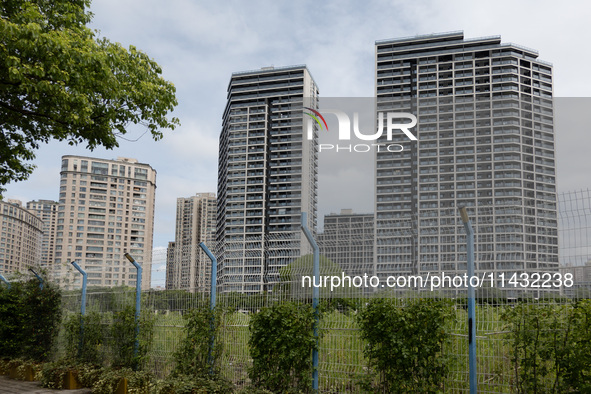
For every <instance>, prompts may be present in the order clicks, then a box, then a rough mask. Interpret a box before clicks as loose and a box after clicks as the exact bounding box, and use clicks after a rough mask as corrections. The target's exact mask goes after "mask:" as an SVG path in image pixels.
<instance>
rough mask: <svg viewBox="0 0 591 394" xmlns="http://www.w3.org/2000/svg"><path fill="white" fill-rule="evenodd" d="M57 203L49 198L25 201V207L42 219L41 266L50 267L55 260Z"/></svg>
mask: <svg viewBox="0 0 591 394" xmlns="http://www.w3.org/2000/svg"><path fill="white" fill-rule="evenodd" d="M58 207H59V203H58V202H57V201H51V200H35V201H29V202H27V209H28V210H29V211H31V212H33V213H35V215H37V217H38V218H39V219H41V220H42V221H43V238H42V241H41V259H40V260H39V264H40V266H41V267H42V268H47V269H51V267H53V263H54V260H55V228H56V226H57V214H58Z"/></svg>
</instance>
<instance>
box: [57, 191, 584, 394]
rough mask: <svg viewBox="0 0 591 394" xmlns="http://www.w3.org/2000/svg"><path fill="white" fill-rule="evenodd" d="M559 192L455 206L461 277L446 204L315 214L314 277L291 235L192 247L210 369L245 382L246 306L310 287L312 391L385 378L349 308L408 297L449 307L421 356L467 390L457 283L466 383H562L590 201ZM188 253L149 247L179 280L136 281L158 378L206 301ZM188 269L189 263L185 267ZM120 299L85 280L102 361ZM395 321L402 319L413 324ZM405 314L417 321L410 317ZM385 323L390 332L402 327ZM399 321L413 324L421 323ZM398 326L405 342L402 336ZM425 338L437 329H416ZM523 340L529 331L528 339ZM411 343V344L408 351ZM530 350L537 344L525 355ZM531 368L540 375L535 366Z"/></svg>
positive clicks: (107, 355)
mask: <svg viewBox="0 0 591 394" xmlns="http://www.w3.org/2000/svg"><path fill="white" fill-rule="evenodd" d="M559 197H560V198H559V203H558V207H559V210H558V215H556V211H555V210H554V211H553V209H552V203H551V202H549V201H545V200H540V201H535V202H533V203H531V204H529V205H519V204H502V205H479V206H473V205H472V206H468V207H467V212H468V216H469V218H470V220H471V224H472V226H473V229H474V239H475V264H476V267H475V275H474V277H473V278H468V277H467V275H466V272H467V263H466V261H467V250H466V230H465V228H464V225H463V223H462V220H461V219H460V217H459V214H458V211H457V209H455V208H449V209H419V210H418V212H417V214H416V215H414V216H412V217H400V218H389V219H387V220H385V219H383V220H375V218H374V217H373V215H354V214H353V215H341V216H339V215H335V216H334V217H332V218H329V219H331V220H326V221H325V225H324V231H323V233H322V234H319V235H315V239H316V241H317V244H318V246H319V249H320V257H319V260H318V266H319V277H315V276H314V272H313V268H314V259H313V250H312V247H311V245H310V244H309V242H308V241H307V240H306V239H305V237H304V236H303V234H300V233H296V232H293V231H290V232H284V233H281V232H277V233H273V234H268V235H266V236H264V237H263V236H260V235H252V236H246V235H240V236H236V237H232V236H230V237H227V238H226V239H225V240H224V241H223V242H220V243H213V242H209V244H208V245H206V246H207V247H208V248H209V250H210V251H211V252H212V254H213V255H214V256H215V258H216V259H217V270H216V274H217V282H216V283H217V290H216V307H217V308H218V309H219V310H221V314H220V315H219V316H220V317H219V318H220V319H221V325H220V331H219V332H218V334H217V335H219V337H220V339H221V343H222V345H223V348H222V353H221V360H220V368H221V374H222V375H223V376H224V377H225V378H227V379H228V380H230V381H231V382H233V383H234V384H235V385H236V386H237V387H238V388H240V387H245V386H246V385H248V384H249V383H250V382H251V380H250V377H249V371H250V369H251V368H252V366H253V359H252V356H251V349H250V347H249V340H250V338H251V330H250V329H249V327H250V326H251V322H252V320H253V316H255V314H257V313H258V312H260V311H261V310H262V309H263V308H265V307H271V306H274V305H278V304H281V303H284V302H293V303H296V304H299V305H304V304H310V305H311V304H312V296H313V289H314V288H315V287H316V288H318V289H319V292H318V293H319V299H320V303H319V309H320V311H321V317H320V324H319V334H320V335H319V348H318V350H319V368H318V371H319V389H320V391H321V392H327V393H328V392H331V393H340V392H360V391H363V390H366V389H367V388H368V387H370V386H372V385H373V386H372V387H374V388H375V387H377V385H378V384H379V383H380V381H381V380H382V379H383V376H385V375H383V374H384V373H385V372H384V371H383V370H381V369H380V368H381V366H380V365H379V363H378V362H377V361H376V359H373V358H372V357H373V356H372V353H371V350H372V349H371V346H374V345H373V344H372V342H371V339H364V338H368V335H367V332H366V331H364V330H365V328H364V327H365V326H364V325H363V319H364V317H363V316H362V314H363V311H366V310H367V308H368V306H369V305H373V304H374V303H375V304H377V302H376V301H375V300H380V299H385V300H388V302H389V303H388V304H387V305H389V307H391V308H394V309H398V310H403V309H405V308H413V307H414V306H416V305H418V303H420V300H427V301H429V300H430V301H441V300H443V301H444V305H445V308H449V309H446V310H449V315H446V316H447V317H446V319H445V324H443V325H442V326H441V327H442V328H441V329H442V330H444V332H445V340H444V341H443V342H441V344H440V345H438V346H440V348H439V349H438V350H437V352H436V355H435V356H434V357H436V360H437V363H439V362H444V363H445V368H444V370H445V374H444V376H443V378H442V381H441V382H440V383H437V384H439V385H440V386H439V387H440V389H441V390H443V391H445V392H451V393H455V392H468V391H469V366H468V365H469V363H468V336H469V329H468V310H467V308H468V299H467V297H468V292H467V287H468V284H471V285H472V286H473V287H474V288H475V299H476V307H475V330H476V352H477V383H478V391H479V392H483V393H505V392H519V391H521V392H528V391H531V390H532V386H531V384H537V385H539V387H541V386H544V385H545V386H548V385H550V386H552V387H563V386H561V385H564V384H566V383H565V381H564V379H563V377H562V375H560V373H561V372H560V371H559V370H557V369H556V366H557V365H559V364H560V363H561V362H562V361H560V360H559V356H560V354H562V353H560V352H559V351H558V350H556V349H566V350H564V351H565V352H567V351H568V352H571V353H572V352H575V351H577V349H571V348H567V347H568V346H567V345H568V344H569V343H571V342H572V341H571V340H570V339H569V338H571V337H568V336H567V334H568V335H574V333H575V332H577V331H576V330H577V329H578V328H577V327H579V326H577V324H579V323H577V322H579V320H577V319H579V317H578V316H579V315H577V313H579V312H580V311H581V310H582V309H577V308H579V307H578V306H577V305H578V304H577V301H580V300H581V299H583V298H588V296H589V293H588V290H589V283H590V282H591V279H590V278H591V275H590V274H589V272H590V271H589V267H590V265H589V255H590V253H589V252H590V251H591V250H590V248H589V241H590V239H589V234H590V232H589V231H588V230H589V220H590V219H589V218H591V209H590V208H589V201H591V200H590V196H589V192H588V191H585V192H577V193H570V194H566V195H561V196H559ZM559 240H560V245H561V248H559V247H558V246H559V243H558V242H559ZM202 252H203V249H202V248H200V247H199V246H198V245H192V246H183V247H182V248H178V249H176V250H174V251H173V253H170V251H163V250H162V251H160V252H159V253H160V254H157V253H155V254H154V259H155V260H156V259H159V261H161V260H163V259H164V260H166V262H167V266H166V271H167V272H166V274H167V284H168V283H171V287H175V286H177V285H178V287H179V288H178V289H174V290H173V289H167V290H163V291H154V290H151V291H143V292H142V296H141V308H142V311H143V314H144V315H146V316H149V320H150V321H151V322H152V324H153V331H152V336H151V338H152V341H151V345H150V348H149V351H148V353H147V355H146V357H145V358H144V360H143V367H144V368H145V369H147V370H149V371H152V372H153V373H155V374H156V375H157V376H160V377H166V376H168V375H169V374H170V373H171V372H172V371H173V370H174V368H175V353H176V352H177V351H178V349H179V347H180V346H181V344H182V342H183V339H184V338H185V335H186V324H187V319H186V316H187V314H188V313H189V312H190V311H191V310H193V309H196V308H209V307H210V305H211V298H210V289H211V281H208V279H207V278H203V276H206V277H209V276H211V268H207V267H211V261H210V260H209V257H207V255H206V254H205V253H202ZM559 252H560V256H559ZM559 263H560V264H559ZM566 264H568V266H566ZM585 264H586V265H585ZM191 265H193V266H195V267H198V268H199V269H190V267H189V266H191ZM579 271H580V272H579ZM567 274H568V275H569V276H568V277H567ZM169 278H170V282H169V281H168V279H169ZM175 281H176V282H175ZM175 283H176V285H175ZM181 284H182V286H181ZM134 305H135V292H134V290H131V289H128V288H109V289H106V288H101V289H98V288H89V290H88V295H87V313H88V314H97V315H98V316H100V323H99V324H100V325H102V326H103V327H104V335H105V338H104V346H102V347H101V350H100V351H101V357H102V358H103V361H104V364H105V365H110V364H111V363H112V362H113V361H112V360H113V359H115V358H116V356H117V353H118V352H119V351H120V349H118V348H117V347H116V343H117V342H116V341H115V338H113V331H112V328H111V327H112V326H113V324H114V320H115V319H116V318H117V316H119V315H118V313H121V312H123V311H126V310H129V309H130V308H131V309H132V310H133V308H134ZM425 305H430V304H425ZM442 305H443V304H442ZM63 309H64V320H65V321H66V320H67V319H68V318H69V317H71V316H75V315H76V314H77V313H79V311H80V291H79V290H68V291H66V292H65V293H64V296H63ZM408 310H414V309H408ZM417 310H418V311H420V309H417ZM446 313H447V312H446ZM397 316H398V317H399V318H400V316H402V318H403V319H406V318H407V317H404V314H399V315H397ZM384 319H386V317H384ZM408 319H409V320H410V322H409V324H411V323H412V321H413V320H415V319H413V318H408ZM416 321H421V320H420V316H418V315H417V316H416ZM378 323H379V321H378ZM401 324H402V323H401ZM405 324H406V323H405ZM421 324H422V323H421ZM425 324H427V323H425ZM397 327H398V328H396V327H394V326H392V330H395V329H400V330H402V329H403V328H404V326H403V325H401V326H397ZM401 327H402V328H401ZM425 327H427V325H425ZM386 328H387V327H386ZM413 330H415V331H417V332H419V333H420V332H421V330H423V331H424V330H426V328H423V327H422V326H416V327H414V328H413ZM384 332H386V333H387V330H386V331H384ZM410 333H411V334H412V335H414V333H412V332H410ZM411 334H409V340H410V338H411V337H412V338H414V337H413V336H412V335H411ZM430 334H433V335H435V334H437V333H436V332H427V333H426V334H425V335H430ZM531 338H539V339H537V340H535V341H533V342H532V339H531ZM559 340H560V341H562V342H560V343H562V345H560V346H559ZM66 341H67V335H65V333H64V330H62V332H61V333H60V337H59V341H58V345H57V346H56V349H57V350H56V357H61V356H64V355H65V354H64V353H65V350H64V349H66V348H67V346H66V345H67V344H66ZM536 341H537V342H536ZM407 345H408V344H405V345H404V346H407ZM421 346H422V344H421V343H415V344H412V346H410V347H409V349H410V350H409V351H414V350H416V349H421ZM561 346H562V347H561ZM565 346H566V347H565ZM569 346H570V345H569ZM413 349H414V350H413ZM540 349H542V350H543V351H542V350H540ZM552 349H554V350H552ZM374 350H375V349H374ZM286 351H287V350H286ZM532 351H533V352H534V353H535V352H538V353H536V354H537V355H536V356H535V357H534V358H531V357H530V355H531V352H532ZM561 351H562V350H561ZM540 352H541V353H540ZM544 352H545V353H544ZM434 354H435V353H434ZM565 354H566V353H565ZM536 357H537V358H536ZM560 357H563V356H560ZM564 357H566V356H564ZM560 365H562V364H560ZM536 368H541V370H544V371H546V374H545V375H544V376H542V375H541V374H540V372H539V371H536ZM531 382H534V383H531ZM564 387H566V386H564Z"/></svg>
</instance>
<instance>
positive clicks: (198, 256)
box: [166, 193, 217, 292]
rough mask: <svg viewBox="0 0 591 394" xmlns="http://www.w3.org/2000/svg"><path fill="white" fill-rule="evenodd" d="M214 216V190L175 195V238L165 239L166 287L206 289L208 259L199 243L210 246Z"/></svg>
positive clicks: (208, 281)
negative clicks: (166, 245)
mask: <svg viewBox="0 0 591 394" xmlns="http://www.w3.org/2000/svg"><path fill="white" fill-rule="evenodd" d="M216 216H217V200H216V197H215V193H197V194H196V195H195V196H191V197H187V198H184V197H181V198H177V204H176V231H175V241H174V242H170V243H169V246H168V247H169V249H168V252H167V271H166V289H167V290H168V289H170V290H172V289H175V290H188V291H191V292H206V291H208V290H209V287H210V284H211V260H210V259H209V258H208V257H207V255H206V254H205V252H203V250H202V249H201V248H200V247H199V244H200V243H201V242H203V243H205V245H208V247H211V248H214V246H215V233H216Z"/></svg>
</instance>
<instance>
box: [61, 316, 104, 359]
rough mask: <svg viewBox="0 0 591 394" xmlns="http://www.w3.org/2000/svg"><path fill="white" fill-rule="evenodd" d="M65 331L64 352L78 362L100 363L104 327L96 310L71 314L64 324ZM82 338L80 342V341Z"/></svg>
mask: <svg viewBox="0 0 591 394" xmlns="http://www.w3.org/2000/svg"><path fill="white" fill-rule="evenodd" d="M64 328H65V332H66V353H67V354H68V357H69V358H70V359H72V360H75V361H77V362H80V363H90V364H99V365H100V364H102V354H101V350H102V346H103V344H104V341H105V328H104V327H103V325H102V324H101V315H100V313H98V312H88V313H87V314H86V315H85V316H82V315H81V314H80V313H76V314H73V315H71V316H70V317H69V318H68V319H67V320H66V322H65V324H64ZM81 339H82V342H81Z"/></svg>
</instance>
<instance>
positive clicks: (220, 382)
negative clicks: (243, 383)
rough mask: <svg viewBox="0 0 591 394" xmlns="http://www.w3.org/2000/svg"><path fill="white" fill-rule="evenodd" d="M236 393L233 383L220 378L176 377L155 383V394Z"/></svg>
mask: <svg viewBox="0 0 591 394" xmlns="http://www.w3.org/2000/svg"><path fill="white" fill-rule="evenodd" d="M233 392H234V386H233V385H232V383H230V382H228V381H227V380H225V379H219V378H200V377H195V376H187V375H176V376H172V377H169V378H166V379H164V380H159V381H157V382H156V383H155V387H154V389H153V393H154V394H229V393H233Z"/></svg>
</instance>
